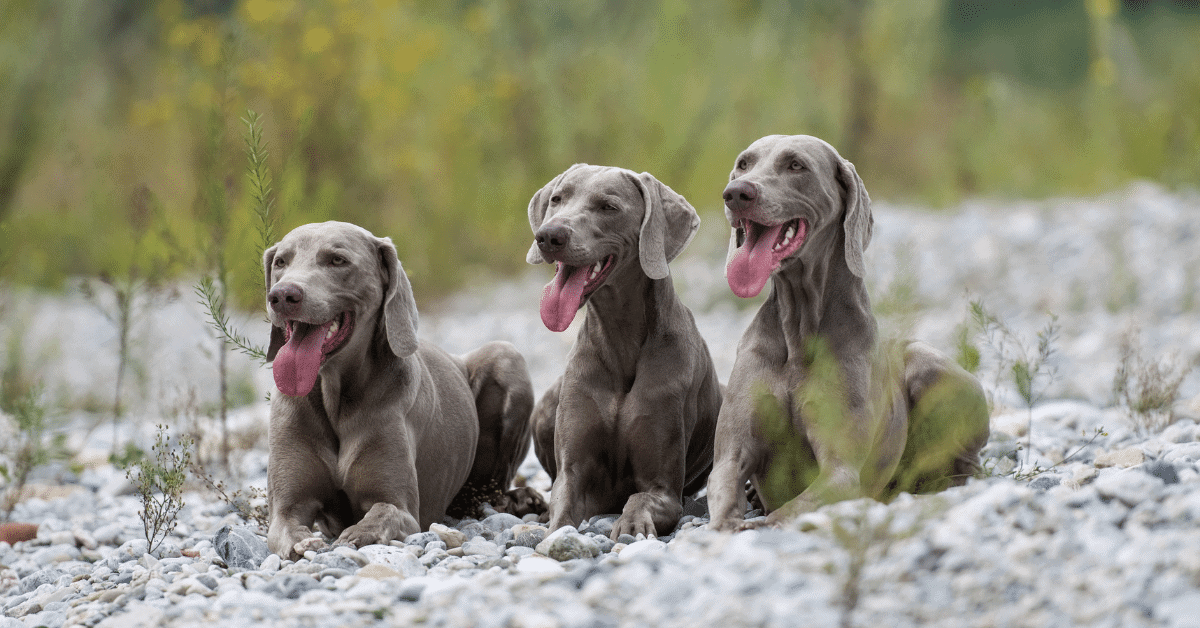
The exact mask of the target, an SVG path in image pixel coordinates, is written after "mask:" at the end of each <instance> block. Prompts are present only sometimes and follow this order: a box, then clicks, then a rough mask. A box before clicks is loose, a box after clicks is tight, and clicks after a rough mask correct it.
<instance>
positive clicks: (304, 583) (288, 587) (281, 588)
mask: <svg viewBox="0 0 1200 628" xmlns="http://www.w3.org/2000/svg"><path fill="white" fill-rule="evenodd" d="M319 586H321V585H320V583H318V582H317V581H316V580H314V579H313V577H312V576H308V575H304V574H294V573H281V574H279V575H278V576H275V577H274V578H272V579H271V581H270V582H267V583H266V584H265V585H263V586H262V588H261V589H259V591H262V592H263V593H266V594H268V595H273V596H275V597H282V598H287V599H289V600H294V599H297V598H299V597H300V596H301V595H303V594H304V592H305V591H309V590H312V589H315V588H317V587H319Z"/></svg>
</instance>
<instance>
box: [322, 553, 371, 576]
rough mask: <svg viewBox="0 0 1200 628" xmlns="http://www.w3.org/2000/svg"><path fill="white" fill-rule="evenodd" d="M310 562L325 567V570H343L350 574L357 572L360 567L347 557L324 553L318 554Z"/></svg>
mask: <svg viewBox="0 0 1200 628" xmlns="http://www.w3.org/2000/svg"><path fill="white" fill-rule="evenodd" d="M312 562H313V563H314V564H317V565H321V566H322V567H326V568H333V569H345V570H346V571H348V572H351V573H353V572H355V571H358V568H359V567H361V565H359V564H358V563H357V562H356V561H354V560H353V559H351V558H350V557H349V556H343V555H342V554H338V553H335V552H326V553H324V554H319V555H317V557H316V558H314V559H313V561H312Z"/></svg>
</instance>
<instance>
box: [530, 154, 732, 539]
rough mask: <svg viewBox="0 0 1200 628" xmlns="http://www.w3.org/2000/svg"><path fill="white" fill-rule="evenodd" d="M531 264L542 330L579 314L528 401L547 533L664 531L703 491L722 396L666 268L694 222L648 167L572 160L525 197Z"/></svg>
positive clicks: (560, 328) (697, 221) (687, 207)
mask: <svg viewBox="0 0 1200 628" xmlns="http://www.w3.org/2000/svg"><path fill="white" fill-rule="evenodd" d="M529 224H530V226H531V227H532V228H533V231H534V233H535V243H534V244H533V246H532V247H531V248H530V249H529V254H528V256H527V259H528V261H529V262H530V263H531V264H539V263H546V262H552V263H554V264H556V265H557V273H556V275H555V277H554V280H553V281H551V282H550V284H549V285H547V286H546V289H545V292H544V293H543V295H542V303H541V315H542V321H543V322H544V323H545V324H546V327H548V328H550V329H551V330H553V331H563V330H564V329H566V328H567V326H568V325H570V324H571V321H572V320H573V319H574V318H575V314H576V311H577V310H578V309H579V308H580V306H581V305H583V303H585V302H586V303H587V304H588V312H587V314H586V316H585V317H584V320H583V327H582V328H581V329H580V331H579V335H578V337H577V338H576V339H575V346H574V348H573V349H572V350H571V354H570V357H569V359H568V363H567V369H566V372H565V373H564V374H563V376H562V378H561V379H559V381H557V382H556V383H555V384H554V385H553V386H552V387H551V388H550V390H549V391H547V392H546V394H545V396H543V397H542V399H541V401H539V402H538V406H537V408H535V410H534V416H533V423H534V450H535V451H536V453H537V457H538V460H540V461H541V463H542V466H543V467H545V468H546V470H547V472H549V474H550V477H551V478H553V479H554V484H553V488H552V489H551V497H550V513H549V516H550V529H551V530H554V529H557V528H559V527H562V526H564V525H575V524H578V523H579V522H580V521H582V520H584V519H586V518H588V517H590V516H593V515H597V514H604V513H610V512H617V511H620V512H621V516H620V518H619V519H618V520H617V522H616V524H615V525H614V526H613V530H612V538H613V539H616V538H617V537H618V536H620V535H621V534H632V535H636V534H639V533H640V534H645V535H647V536H653V535H656V534H658V533H663V534H666V533H669V532H670V531H671V530H673V529H674V528H675V525H676V523H678V521H679V517H680V515H681V513H682V509H683V506H682V500H683V497H684V495H690V494H693V493H695V492H696V491H697V490H699V489H700V488H701V487H703V486H704V481H705V479H706V478H707V476H708V471H709V469H710V468H711V467H712V439H713V430H714V428H715V427H716V419H717V412H718V410H719V409H720V406H721V391H720V387H719V384H718V383H717V376H716V373H715V371H714V370H713V364H712V358H711V357H710V356H709V353H708V346H707V345H705V344H704V340H703V339H702V338H701V337H700V333H699V332H698V331H697V329H696V323H695V320H694V319H693V318H692V313H691V312H690V311H689V310H688V309H687V308H686V307H684V306H683V304H682V303H680V302H679V299H678V297H676V296H675V288H674V285H673V284H672V283H671V278H670V273H669V271H668V269H667V263H668V262H670V261H671V260H672V259H674V258H675V256H676V255H678V254H679V253H680V251H682V250H683V249H684V247H686V246H687V244H688V242H690V241H691V239H692V237H693V236H694V235H695V233H696V229H697V228H698V227H699V225H700V217H699V216H698V215H697V214H696V211H695V210H694V209H692V206H691V205H689V204H688V202H687V201H686V200H684V199H683V197H682V196H679V195H678V194H676V193H675V192H673V191H672V190H671V189H670V188H668V187H667V186H666V185H663V184H662V183H660V182H659V181H658V180H657V179H655V178H654V177H653V176H651V175H650V174H648V173H642V174H640V175H638V174H634V173H633V172H631V171H629V170H624V169H621V168H607V167H601V166H589V165H584V164H576V165H574V166H571V168H570V169H568V170H567V171H566V172H564V173H563V174H561V175H559V176H557V177H555V178H554V180H553V181H551V182H550V183H549V184H547V185H546V187H544V188H542V189H541V190H540V191H538V192H537V194H535V195H534V196H533V199H532V200H530V202H529Z"/></svg>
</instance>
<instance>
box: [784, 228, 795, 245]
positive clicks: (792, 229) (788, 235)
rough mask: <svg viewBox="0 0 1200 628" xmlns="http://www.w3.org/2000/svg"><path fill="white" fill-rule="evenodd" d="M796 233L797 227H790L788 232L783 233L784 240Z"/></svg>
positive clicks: (789, 238)
mask: <svg viewBox="0 0 1200 628" xmlns="http://www.w3.org/2000/svg"><path fill="white" fill-rule="evenodd" d="M794 235H796V227H795V226H791V227H788V230H787V232H785V233H784V234H783V241H784V242H787V241H788V240H791V239H792V236H794Z"/></svg>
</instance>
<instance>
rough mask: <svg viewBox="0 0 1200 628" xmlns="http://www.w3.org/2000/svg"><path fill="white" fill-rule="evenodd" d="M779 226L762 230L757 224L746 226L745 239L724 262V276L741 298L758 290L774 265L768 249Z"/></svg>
mask: <svg viewBox="0 0 1200 628" xmlns="http://www.w3.org/2000/svg"><path fill="white" fill-rule="evenodd" d="M785 224H786V223H785ZM782 229H783V225H782V224H780V225H775V226H774V227H770V228H768V229H765V230H763V229H762V227H760V226H755V227H753V228H751V229H747V230H746V241H745V242H742V246H741V247H739V248H738V249H737V251H735V252H734V254H733V255H732V256H731V257H730V258H729V261H728V262H727V263H726V264H725V278H726V279H728V280H729V288H730V289H731V290H733V293H734V294H736V295H738V296H739V297H742V298H743V299H745V298H749V297H752V296H755V295H757V294H758V293H759V292H762V289H763V286H765V285H767V280H768V279H770V278H771V271H773V270H775V267H776V266H777V265H778V260H776V259H775V254H774V251H772V250H771V249H772V248H774V246H775V242H776V240H778V239H779V232H780V230H782Z"/></svg>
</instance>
